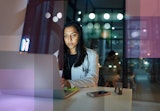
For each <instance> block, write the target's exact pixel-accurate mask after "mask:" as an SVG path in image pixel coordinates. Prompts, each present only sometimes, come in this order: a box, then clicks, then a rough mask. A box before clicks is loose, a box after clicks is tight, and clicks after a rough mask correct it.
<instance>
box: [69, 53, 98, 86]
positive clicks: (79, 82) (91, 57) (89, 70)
mask: <svg viewBox="0 0 160 111" xmlns="http://www.w3.org/2000/svg"><path fill="white" fill-rule="evenodd" d="M87 53H88V57H86V58H85V61H84V63H87V62H88V67H87V66H85V68H86V71H85V74H84V76H83V77H82V78H79V79H76V80H69V82H70V84H71V87H80V88H84V87H94V86H97V84H98V78H99V66H98V63H99V62H98V59H99V58H98V54H97V53H96V52H95V51H93V50H90V51H89V52H87Z"/></svg>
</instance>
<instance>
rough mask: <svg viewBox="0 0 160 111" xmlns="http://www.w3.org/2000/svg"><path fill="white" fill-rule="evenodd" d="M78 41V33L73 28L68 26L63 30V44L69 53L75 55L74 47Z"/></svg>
mask: <svg viewBox="0 0 160 111" xmlns="http://www.w3.org/2000/svg"><path fill="white" fill-rule="evenodd" d="M78 40H79V33H78V31H77V30H76V28H75V27H73V26H69V27H66V28H65V29H64V42H65V44H66V46H67V47H68V48H69V49H70V53H72V52H73V53H76V46H77V44H78Z"/></svg>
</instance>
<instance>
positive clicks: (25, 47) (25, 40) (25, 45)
mask: <svg viewBox="0 0 160 111" xmlns="http://www.w3.org/2000/svg"><path fill="white" fill-rule="evenodd" d="M29 44H30V39H29V38H23V39H22V42H21V48H20V49H21V51H25V52H27V51H28V49H29Z"/></svg>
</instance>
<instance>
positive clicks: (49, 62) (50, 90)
mask: <svg viewBox="0 0 160 111" xmlns="http://www.w3.org/2000/svg"><path fill="white" fill-rule="evenodd" d="M0 58H1V59H0V90H1V92H3V93H7V94H17V95H25V96H36V97H37V96H38V97H48V98H55V99H63V98H68V97H70V96H72V95H73V94H75V93H77V92H78V91H79V89H78V88H72V89H66V90H64V88H62V87H61V77H60V73H59V69H58V62H57V59H56V57H55V56H54V55H52V54H26V53H22V54H20V53H19V52H7V51H0Z"/></svg>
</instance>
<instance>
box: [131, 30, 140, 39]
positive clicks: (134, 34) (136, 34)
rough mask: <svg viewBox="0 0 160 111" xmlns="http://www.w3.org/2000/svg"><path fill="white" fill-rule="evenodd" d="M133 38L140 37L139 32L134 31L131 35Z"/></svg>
mask: <svg viewBox="0 0 160 111" xmlns="http://www.w3.org/2000/svg"><path fill="white" fill-rule="evenodd" d="M131 36H132V38H135V37H138V36H139V31H133V32H132V33H131Z"/></svg>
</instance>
